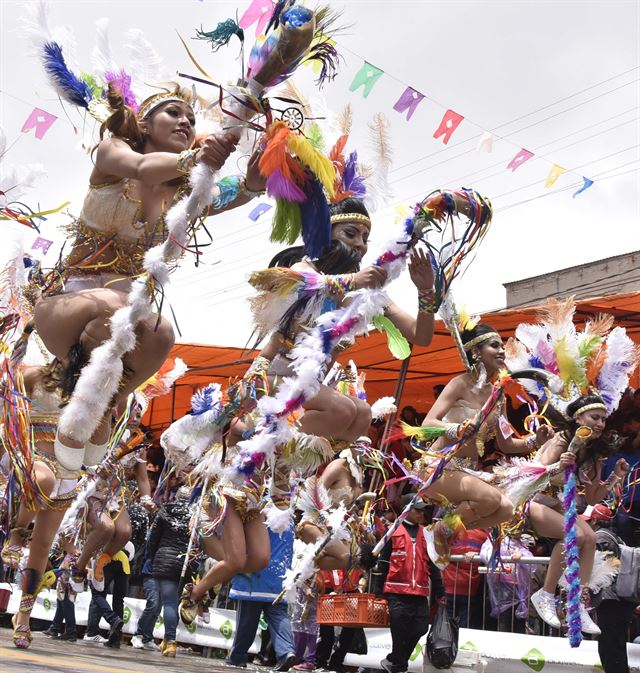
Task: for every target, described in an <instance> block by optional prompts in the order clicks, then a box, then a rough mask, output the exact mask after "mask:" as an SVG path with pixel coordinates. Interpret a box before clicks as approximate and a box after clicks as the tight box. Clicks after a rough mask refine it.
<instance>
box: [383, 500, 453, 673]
mask: <svg viewBox="0 0 640 673" xmlns="http://www.w3.org/2000/svg"><path fill="white" fill-rule="evenodd" d="M413 496H414V494H413V493H409V494H407V495H405V496H404V498H403V499H402V506H403V508H404V507H406V506H407V505H408V504H409V503H410V502H411V500H412V499H413ZM426 507H427V505H426V503H424V502H423V501H421V500H420V501H418V502H417V503H416V504H414V506H413V507H412V508H411V510H410V511H409V514H408V515H407V517H406V518H405V520H404V521H403V522H402V523H401V524H400V525H399V526H398V528H397V530H396V531H395V532H394V534H393V535H392V536H391V539H390V540H389V542H388V543H387V544H386V545H385V547H384V548H383V549H382V552H381V553H380V557H379V559H378V563H377V565H376V569H375V570H374V572H373V582H372V589H373V591H374V593H376V594H384V595H385V597H386V599H387V601H388V603H389V622H390V628H391V652H390V653H389V654H388V655H387V656H386V657H385V658H384V659H383V660H382V661H381V662H380V666H381V668H382V669H384V670H385V671H387V673H405V672H406V670H407V668H408V666H409V657H410V656H411V654H412V653H413V650H414V649H415V646H416V645H417V644H418V641H419V640H420V638H421V637H422V636H423V635H424V634H425V633H426V632H427V630H428V628H429V600H430V597H431V596H433V597H434V598H435V599H437V600H446V598H445V593H444V588H443V586H442V579H441V577H440V571H439V570H438V569H437V568H436V566H435V565H434V564H433V563H432V562H431V560H430V559H429V556H428V554H427V545H426V542H425V538H424V526H423V525H422V524H423V521H424V510H425V509H426Z"/></svg>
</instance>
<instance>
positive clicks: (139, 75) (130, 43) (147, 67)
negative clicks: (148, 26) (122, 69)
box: [124, 28, 169, 101]
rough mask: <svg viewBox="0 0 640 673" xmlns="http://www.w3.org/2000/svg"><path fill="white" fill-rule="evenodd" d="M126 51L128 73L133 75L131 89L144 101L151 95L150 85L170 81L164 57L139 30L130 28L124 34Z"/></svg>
mask: <svg viewBox="0 0 640 673" xmlns="http://www.w3.org/2000/svg"><path fill="white" fill-rule="evenodd" d="M124 39H125V43H124V51H125V54H126V56H127V72H128V73H129V74H130V75H131V88H132V89H133V92H134V93H135V94H136V96H137V97H138V100H140V101H142V100H144V99H145V98H147V97H148V96H150V95H151V91H150V89H149V85H151V84H157V83H158V82H164V81H166V80H167V79H169V75H168V72H167V69H166V68H165V67H164V66H163V60H162V56H160V54H159V53H158V52H157V51H156V50H155V49H154V48H153V45H152V44H151V42H149V40H147V38H146V37H145V36H144V33H143V32H142V31H141V30H140V29H138V28H130V29H129V30H128V31H127V32H126V33H125V34H124Z"/></svg>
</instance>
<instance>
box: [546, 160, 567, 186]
mask: <svg viewBox="0 0 640 673" xmlns="http://www.w3.org/2000/svg"><path fill="white" fill-rule="evenodd" d="M566 172H567V169H566V168H562V166H558V164H553V166H551V168H550V169H549V174H548V175H547V180H546V182H545V183H544V186H545V188H547V187H551V186H552V185H553V184H554V183H555V181H556V180H557V179H558V178H559V177H560V176H561V175H562V174H563V173H566Z"/></svg>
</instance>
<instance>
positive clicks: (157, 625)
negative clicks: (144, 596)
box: [156, 615, 164, 629]
mask: <svg viewBox="0 0 640 673" xmlns="http://www.w3.org/2000/svg"><path fill="white" fill-rule="evenodd" d="M163 624H164V619H162V615H158V619H156V629H159V628H160V627H161V626H162V625H163Z"/></svg>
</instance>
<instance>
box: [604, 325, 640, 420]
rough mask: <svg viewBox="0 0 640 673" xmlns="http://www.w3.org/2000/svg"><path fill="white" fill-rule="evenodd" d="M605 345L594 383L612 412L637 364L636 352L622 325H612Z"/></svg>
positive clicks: (616, 406)
mask: <svg viewBox="0 0 640 673" xmlns="http://www.w3.org/2000/svg"><path fill="white" fill-rule="evenodd" d="M606 345H607V351H606V356H605V361H604V364H603V365H602V369H600V372H599V374H598V377H597V380H596V385H597V387H598V390H599V391H600V394H601V395H602V397H603V399H604V401H605V404H606V405H607V409H608V410H609V412H612V411H613V410H615V409H617V408H618V404H619V403H620V398H621V397H622V393H623V392H624V389H625V388H626V387H627V386H628V385H629V376H630V375H631V373H632V372H633V370H634V369H635V368H636V366H637V364H638V352H637V348H636V345H635V344H634V342H633V341H632V340H631V339H630V338H629V337H628V336H627V332H626V330H625V329H624V327H614V328H613V329H612V330H611V332H610V333H609V336H608V337H607V340H606Z"/></svg>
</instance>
